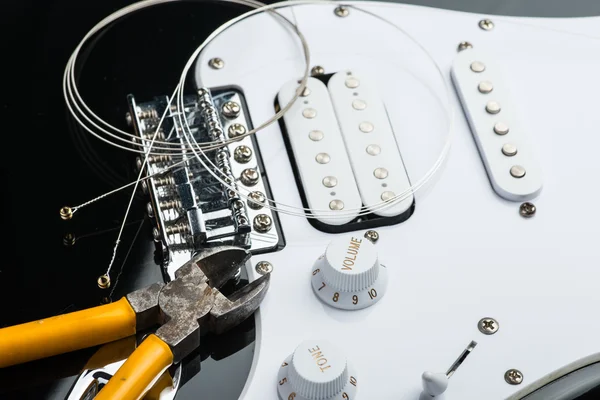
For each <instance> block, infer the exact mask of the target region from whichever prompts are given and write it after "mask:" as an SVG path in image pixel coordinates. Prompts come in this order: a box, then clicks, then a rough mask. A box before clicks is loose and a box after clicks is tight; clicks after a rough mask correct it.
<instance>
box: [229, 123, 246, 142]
mask: <svg viewBox="0 0 600 400" xmlns="http://www.w3.org/2000/svg"><path fill="white" fill-rule="evenodd" d="M245 133H246V127H245V126H244V125H242V124H237V123H236V124H231V125H230V126H229V128H227V134H228V135H229V138H230V139H235V138H237V137H239V136H242V135H243V134H245Z"/></svg>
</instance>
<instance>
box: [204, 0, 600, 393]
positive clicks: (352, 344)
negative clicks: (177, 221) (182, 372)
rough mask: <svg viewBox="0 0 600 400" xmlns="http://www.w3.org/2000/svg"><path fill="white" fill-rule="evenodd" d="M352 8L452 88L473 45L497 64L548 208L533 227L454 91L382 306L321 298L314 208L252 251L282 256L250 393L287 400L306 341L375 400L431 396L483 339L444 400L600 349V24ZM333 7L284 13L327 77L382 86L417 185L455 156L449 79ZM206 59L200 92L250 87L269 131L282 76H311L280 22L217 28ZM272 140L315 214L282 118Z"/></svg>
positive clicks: (501, 387)
mask: <svg viewBox="0 0 600 400" xmlns="http://www.w3.org/2000/svg"><path fill="white" fill-rule="evenodd" d="M352 4H354V5H356V6H360V7H361V8H364V9H368V10H370V11H372V12H374V13H376V14H378V15H381V16H384V17H385V18H388V19H390V20H391V21H393V22H394V23H396V24H398V25H400V26H401V27H402V28H403V29H405V30H406V31H408V32H409V33H410V34H412V35H413V36H414V37H415V38H416V39H417V40H418V41H419V42H421V43H422V45H423V46H424V47H425V48H426V49H427V51H429V52H430V53H431V54H432V55H433V57H434V58H435V60H436V61H437V62H438V63H439V65H440V66H441V68H442V69H443V71H444V74H445V78H446V80H447V81H448V82H450V68H451V66H452V63H453V60H454V58H455V56H456V54H457V52H456V48H457V45H458V43H459V42H461V41H464V40H467V41H469V42H471V43H473V45H474V46H475V48H477V49H481V50H482V51H485V52H486V53H488V54H490V55H492V56H493V57H494V60H496V62H497V63H498V64H499V65H500V66H501V67H502V69H503V71H504V73H503V77H504V82H505V84H507V85H509V86H510V87H509V89H510V91H511V95H512V97H511V98H512V99H513V101H514V104H512V108H513V109H515V110H517V111H518V113H519V119H520V121H521V123H522V125H524V126H526V127H527V129H528V131H527V134H528V139H529V141H530V142H531V147H532V149H533V151H534V152H535V156H536V159H537V160H538V162H539V163H540V166H541V170H542V171H543V174H544V189H543V190H542V192H541V194H540V195H539V197H537V198H535V199H534V200H533V202H534V203H535V205H536V206H537V208H538V213H537V215H536V216H535V217H534V218H532V219H524V218H522V217H520V216H519V213H518V207H519V203H514V202H509V201H506V200H503V199H501V198H500V197H499V196H498V195H496V193H495V192H494V191H493V189H492V187H491V185H490V183H489V180H488V178H487V176H486V172H485V169H484V166H483V164H482V161H481V158H480V156H479V153H478V151H477V148H476V145H475V143H474V140H473V137H472V135H471V133H470V131H469V127H468V125H467V122H466V120H465V118H464V115H463V113H462V110H461V107H460V104H459V102H458V98H457V96H456V95H455V93H454V91H453V89H452V93H451V95H452V106H453V108H454V111H455V114H456V120H455V125H454V128H455V136H454V141H453V144H452V149H451V151H450V155H449V159H448V161H447V163H446V165H445V167H444V169H443V170H442V171H441V173H440V175H439V176H438V179H436V180H435V185H433V186H430V187H429V189H428V190H426V191H419V192H417V193H416V196H415V198H416V210H415V213H414V215H413V216H412V217H411V218H410V219H409V220H408V221H406V222H404V223H402V224H399V225H395V226H390V227H384V228H378V229H377V231H378V232H379V233H380V236H381V238H380V240H379V242H378V243H377V248H378V251H379V257H380V260H381V262H383V263H385V265H386V266H387V268H388V271H389V281H388V284H389V288H388V292H387V294H386V297H385V298H383V299H382V300H381V301H380V302H379V303H378V304H376V305H374V306H373V307H369V308H367V309H364V310H359V311H343V310H339V309H333V308H331V307H328V306H326V305H324V304H323V303H322V302H320V301H319V300H318V299H317V297H316V296H315V295H314V293H313V290H312V288H311V283H310V277H311V267H312V265H313V262H314V261H315V260H316V258H317V257H318V256H319V255H320V254H322V252H323V251H324V249H325V247H326V245H327V243H328V242H329V241H330V239H331V238H332V236H333V235H329V234H325V233H322V232H319V231H317V230H316V229H315V228H313V227H312V226H311V225H310V224H309V223H308V222H307V220H306V219H305V218H299V217H293V216H288V215H283V214H280V218H281V224H282V227H283V233H284V235H285V238H286V241H287V246H286V247H285V248H284V249H283V250H282V251H280V252H277V253H271V254H267V255H260V256H256V257H254V258H253V263H256V262H258V261H260V260H268V261H270V262H271V263H272V264H273V265H274V272H273V273H272V281H271V288H270V293H269V294H268V296H267V298H266V299H265V301H264V302H263V304H262V306H261V310H260V315H259V317H258V318H257V321H258V327H259V329H258V333H257V335H258V336H257V353H256V358H255V365H254V368H253V372H252V374H251V376H250V378H249V379H248V382H247V385H246V388H245V391H244V394H243V395H242V398H243V399H249V400H259V399H260V400H276V399H277V390H276V384H277V382H276V380H277V373H278V369H279V366H280V364H281V362H282V361H283V360H284V359H285V358H286V357H287V356H288V355H289V354H291V353H292V352H293V350H294V348H295V347H296V345H297V344H298V343H300V342H301V341H303V340H305V339H309V338H322V339H324V340H328V341H331V342H334V343H336V344H337V345H338V346H340V347H341V348H342V349H343V350H344V351H345V353H346V355H347V356H348V358H349V359H350V360H351V362H352V363H353V365H354V366H355V367H356V369H357V371H358V384H359V386H358V398H359V399H363V400H380V399H382V400H387V399H390V400H391V399H394V400H402V399H417V398H418V396H419V393H420V391H421V379H420V376H421V373H422V372H423V371H426V370H430V371H445V370H446V369H447V368H448V367H449V365H450V364H451V363H452V362H453V361H454V359H455V358H456V357H457V356H458V354H460V352H461V351H462V349H463V348H464V347H465V346H466V345H467V344H468V343H469V341H471V340H476V341H477V342H479V345H478V346H477V348H476V349H475V350H474V352H473V354H472V355H471V356H469V358H468V359H467V360H466V361H465V363H464V364H463V365H462V366H461V367H460V368H459V370H458V371H457V372H456V374H454V376H453V377H452V378H451V380H450V385H449V387H448V390H447V391H446V393H445V396H446V397H445V398H446V399H451V400H481V399H502V398H506V397H508V396H510V395H511V394H513V393H515V392H516V391H517V390H519V389H522V388H523V387H525V386H526V385H528V384H531V383H533V382H534V381H536V380H538V379H539V378H541V377H543V376H544V375H546V374H548V373H550V372H552V371H554V370H557V369H559V368H560V367H562V366H564V365H566V364H568V363H571V362H573V361H576V360H578V359H580V358H583V357H586V356H589V355H591V354H593V353H596V352H599V351H600V335H599V333H598V332H600V318H598V317H597V316H598V308H599V304H600V290H598V281H599V279H600V273H599V272H598V271H599V268H600V253H599V252H598V248H597V247H598V244H599V241H600V227H599V226H600V208H599V207H598V206H597V204H598V198H599V196H600V189H599V188H598V185H599V184H600V179H599V177H600V163H599V162H598V158H599V157H598V152H599V150H600V112H599V109H600V100H599V98H598V93H600V40H598V39H594V38H593V36H594V35H595V36H596V37H600V18H578V19H532V18H513V17H491V18H492V20H493V21H494V22H495V25H496V27H495V29H493V30H492V31H484V30H482V29H480V28H479V27H478V21H479V20H480V19H482V18H484V17H487V16H482V15H475V14H467V13H460V12H453V11H443V10H436V9H432V8H426V7H416V6H404V5H397V4H389V3H352ZM333 9H334V6H332V5H329V4H324V5H314V6H298V7H294V9H293V14H292V12H291V10H290V9H284V10H283V11H282V13H284V14H285V15H287V16H289V17H293V18H295V20H296V21H297V22H298V25H299V28H300V30H301V31H302V32H303V33H304V35H305V36H306V38H307V40H308V42H309V44H310V48H311V56H312V60H311V64H312V65H321V66H323V67H324V68H325V70H326V72H327V73H333V72H336V71H339V70H343V69H347V68H357V69H360V70H361V71H365V72H367V73H369V74H370V76H371V77H372V78H374V79H375V80H376V82H377V83H378V85H379V90H380V93H381V94H382V96H383V98H384V102H385V104H386V107H387V108H388V110H389V111H390V117H391V120H392V124H393V126H394V130H395V131H396V132H397V139H398V143H399V146H400V147H401V150H402V152H403V155H404V157H405V162H406V167H407V171H408V173H409V175H411V179H412V180H413V181H414V180H415V179H419V178H420V177H421V176H422V175H423V174H424V173H425V172H426V171H427V169H428V168H429V166H430V165H431V164H432V162H433V161H434V160H435V158H436V157H437V155H438V154H439V151H441V147H442V141H443V138H444V135H445V128H446V126H447V121H446V120H445V114H444V111H443V106H442V105H441V104H440V103H439V101H438V100H437V97H436V96H439V97H441V98H442V99H443V98H444V92H443V85H442V84H441V83H440V81H439V79H438V80H437V81H436V77H435V73H434V70H433V69H432V68H431V66H430V65H429V64H427V61H426V59H425V57H423V56H422V54H421V53H419V52H418V50H417V49H416V47H415V46H414V45H411V44H410V43H409V42H408V41H407V40H406V39H405V38H403V37H402V36H401V35H400V34H399V33H398V32H397V31H396V30H394V29H393V28H392V27H390V26H389V25H385V24H380V23H378V22H377V20H375V19H373V17H371V16H368V15H366V14H363V13H361V12H358V11H357V10H351V11H350V15H349V16H348V17H346V18H339V17H337V16H335V15H334V13H333ZM411 46H412V47H411ZM212 57H221V58H223V59H224V60H225V68H223V69H221V70H213V69H211V68H209V67H208V65H207V62H208V60H209V59H210V58H212ZM312 65H311V66H312ZM198 66H199V72H200V74H201V77H202V84H203V85H205V86H208V87H219V86H226V85H237V86H239V87H241V88H242V89H243V91H244V93H245V95H246V100H247V102H248V104H249V109H250V114H251V118H252V120H253V122H254V124H255V125H258V124H260V123H261V122H263V121H265V120H267V119H268V118H269V117H271V116H272V115H273V113H274V109H273V104H274V99H275V97H276V95H277V93H278V91H279V90H280V88H281V86H282V85H283V84H284V83H285V82H287V81H289V80H290V79H294V78H299V77H300V76H301V72H302V69H303V64H302V57H301V52H300V48H299V44H298V41H297V40H296V39H295V37H294V36H293V34H292V33H290V31H289V28H284V27H283V26H282V25H281V24H280V22H278V21H277V20H276V19H274V18H273V17H271V16H267V15H259V16H256V17H252V18H249V19H247V20H245V21H242V22H241V23H239V24H237V25H235V26H234V27H232V28H231V29H229V30H227V31H226V32H225V33H223V34H222V35H220V36H219V37H218V38H217V39H216V40H215V41H214V42H213V43H212V44H211V45H210V46H209V47H208V48H207V49H206V50H205V51H204V52H203V54H202V56H201V59H200V60H199V63H198ZM197 72H198V71H197ZM411 73H414V75H411ZM419 79H420V80H421V81H423V82H419ZM423 85H425V86H423ZM428 86H429V87H431V90H432V91H433V93H429V92H428V90H426V89H425V88H426V87H428ZM258 138H259V144H260V149H261V151H262V154H263V157H264V162H265V168H266V171H267V174H268V176H269V180H270V183H271V186H272V190H273V193H274V198H275V199H276V200H277V201H280V202H283V203H285V204H292V205H295V206H297V207H301V201H300V196H299V193H298V190H297V187H296V184H295V182H294V177H293V173H292V169H291V167H290V163H289V160H288V155H287V153H286V151H285V147H284V143H283V140H282V133H281V131H280V129H279V127H278V126H277V124H275V125H271V126H270V127H269V128H267V129H265V130H264V131H262V132H259V134H258ZM251 274H256V273H255V272H254V270H252V271H251ZM254 277H256V276H254ZM484 316H491V317H494V318H496V319H497V320H498V321H499V323H500V330H499V331H498V333H496V334H495V335H491V336H485V335H483V334H481V333H479V331H478V330H477V322H478V321H479V319H480V318H482V317H484ZM509 368H517V369H519V370H520V371H522V372H523V374H524V382H523V384H521V385H520V386H511V385H509V384H507V383H506V382H505V381H504V378H503V376H504V372H505V371H506V370H507V369H509Z"/></svg>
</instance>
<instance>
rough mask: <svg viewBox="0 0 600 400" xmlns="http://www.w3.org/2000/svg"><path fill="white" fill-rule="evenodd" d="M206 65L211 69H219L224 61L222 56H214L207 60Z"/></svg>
mask: <svg viewBox="0 0 600 400" xmlns="http://www.w3.org/2000/svg"><path fill="white" fill-rule="evenodd" d="M208 66H209V67H211V68H212V69H221V68H223V67H224V66H225V61H223V59H222V58H219V57H215V58H211V59H210V60H209V61H208Z"/></svg>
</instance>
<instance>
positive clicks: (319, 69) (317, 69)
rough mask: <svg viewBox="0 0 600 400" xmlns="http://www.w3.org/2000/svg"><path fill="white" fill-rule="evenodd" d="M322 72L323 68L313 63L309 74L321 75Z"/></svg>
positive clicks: (323, 71)
mask: <svg viewBox="0 0 600 400" xmlns="http://www.w3.org/2000/svg"><path fill="white" fill-rule="evenodd" d="M324 73H325V68H323V67H321V66H320V65H315V66H314V67H312V69H311V70H310V75H311V76H317V75H323V74H324Z"/></svg>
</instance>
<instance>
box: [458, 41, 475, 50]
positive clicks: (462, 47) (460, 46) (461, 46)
mask: <svg viewBox="0 0 600 400" xmlns="http://www.w3.org/2000/svg"><path fill="white" fill-rule="evenodd" d="M472 48H473V45H472V44H471V43H469V42H460V43H459V44H458V51H463V50H466V49H472Z"/></svg>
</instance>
